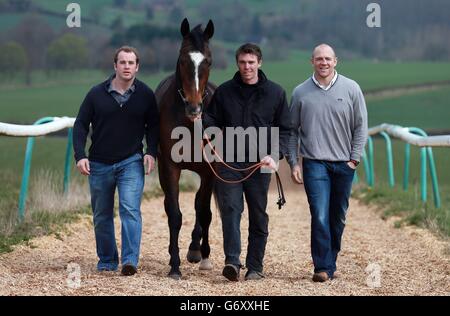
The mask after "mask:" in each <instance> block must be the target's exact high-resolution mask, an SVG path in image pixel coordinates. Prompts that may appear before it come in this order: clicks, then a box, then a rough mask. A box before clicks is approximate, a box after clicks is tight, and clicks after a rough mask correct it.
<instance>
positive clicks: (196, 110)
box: [185, 104, 203, 121]
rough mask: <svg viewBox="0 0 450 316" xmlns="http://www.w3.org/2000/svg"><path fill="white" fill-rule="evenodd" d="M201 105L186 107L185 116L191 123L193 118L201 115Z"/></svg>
mask: <svg viewBox="0 0 450 316" xmlns="http://www.w3.org/2000/svg"><path fill="white" fill-rule="evenodd" d="M202 109H203V104H199V105H197V106H193V105H190V104H189V105H187V106H186V108H185V112H186V116H187V117H188V118H189V119H190V120H191V121H192V120H193V119H194V118H196V117H198V116H200V115H202Z"/></svg>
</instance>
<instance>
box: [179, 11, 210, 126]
mask: <svg viewBox="0 0 450 316" xmlns="http://www.w3.org/2000/svg"><path fill="white" fill-rule="evenodd" d="M180 31H181V35H182V36H183V42H182V44H181V49H180V56H179V57H178V64H177V76H178V78H179V80H180V84H181V88H180V90H178V92H179V94H180V97H181V99H182V100H183V103H184V106H185V113H186V116H187V117H188V118H189V119H190V120H191V121H193V120H194V119H195V118H196V117H198V116H199V115H201V113H202V109H203V100H204V98H205V97H206V93H207V90H206V85H207V83H208V78H209V70H210V67H211V51H210V49H209V45H208V44H209V39H210V38H211V37H212V36H213V34H214V24H213V22H212V21H211V20H209V22H208V25H207V26H206V29H205V30H204V31H203V30H202V28H201V25H197V26H196V27H195V28H194V29H193V30H192V31H191V30H190V27H189V22H188V20H187V19H186V18H185V19H184V20H183V22H182V23H181V28H180Z"/></svg>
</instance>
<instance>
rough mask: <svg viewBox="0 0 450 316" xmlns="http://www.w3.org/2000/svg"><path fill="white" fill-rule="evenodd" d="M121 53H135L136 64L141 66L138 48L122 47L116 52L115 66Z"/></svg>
mask: <svg viewBox="0 0 450 316" xmlns="http://www.w3.org/2000/svg"><path fill="white" fill-rule="evenodd" d="M120 52H125V53H134V54H135V55H136V64H139V53H138V51H137V49H136V48H134V47H131V46H122V47H120V48H118V49H117V50H116V52H115V53H114V64H117V58H118V57H119V54H120Z"/></svg>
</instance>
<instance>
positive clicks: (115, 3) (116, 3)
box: [114, 0, 127, 8]
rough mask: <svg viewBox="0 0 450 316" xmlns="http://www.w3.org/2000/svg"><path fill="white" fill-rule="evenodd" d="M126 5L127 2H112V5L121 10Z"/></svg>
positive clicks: (116, 0) (123, 0) (121, 0)
mask: <svg viewBox="0 0 450 316" xmlns="http://www.w3.org/2000/svg"><path fill="white" fill-rule="evenodd" d="M126 4H127V0H114V5H115V6H116V7H119V8H123V7H124V6H125V5H126Z"/></svg>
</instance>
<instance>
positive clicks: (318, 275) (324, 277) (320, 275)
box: [312, 271, 329, 282]
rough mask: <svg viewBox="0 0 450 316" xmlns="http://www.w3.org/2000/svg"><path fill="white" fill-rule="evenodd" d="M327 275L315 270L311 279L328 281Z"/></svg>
mask: <svg viewBox="0 0 450 316" xmlns="http://www.w3.org/2000/svg"><path fill="white" fill-rule="evenodd" d="M328 279H329V277H328V273H326V272H325V271H324V272H317V273H314V275H313V277H312V280H313V281H314V282H325V281H328Z"/></svg>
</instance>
